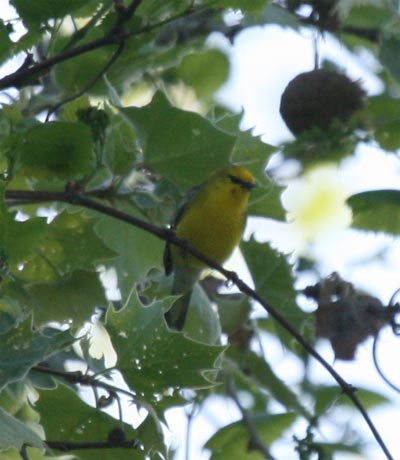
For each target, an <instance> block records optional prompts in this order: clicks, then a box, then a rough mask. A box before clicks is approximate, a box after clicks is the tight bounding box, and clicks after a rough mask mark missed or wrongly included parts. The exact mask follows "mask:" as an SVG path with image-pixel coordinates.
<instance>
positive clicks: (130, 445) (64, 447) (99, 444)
mask: <svg viewBox="0 0 400 460" xmlns="http://www.w3.org/2000/svg"><path fill="white" fill-rule="evenodd" d="M45 443H46V445H47V446H48V447H49V448H50V449H55V450H61V451H62V452H71V451H72V450H81V449H115V448H117V447H118V448H123V449H137V448H138V447H139V445H140V444H139V442H138V441H136V440H135V439H130V440H121V441H117V442H115V441H93V442H89V441H86V442H76V441H45Z"/></svg>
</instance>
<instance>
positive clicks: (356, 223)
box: [347, 190, 400, 235]
mask: <svg viewBox="0 0 400 460" xmlns="http://www.w3.org/2000/svg"><path fill="white" fill-rule="evenodd" d="M347 204H348V205H349V206H350V207H351V210H352V212H353V224H352V226H353V227H355V228H359V229H361V230H371V231H374V232H385V233H389V234H391V235H398V234H399V233H400V191H399V190H372V191H368V192H362V193H357V194H356V195H353V196H351V197H350V198H349V199H348V200H347Z"/></svg>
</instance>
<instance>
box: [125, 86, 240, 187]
mask: <svg viewBox="0 0 400 460" xmlns="http://www.w3.org/2000/svg"><path fill="white" fill-rule="evenodd" d="M120 111H121V113H122V114H124V115H125V117H126V119H127V120H129V121H130V123H132V126H133V127H134V129H135V131H136V133H137V136H138V140H139V143H140V145H141V147H142V149H143V154H144V162H145V164H146V165H147V166H148V167H150V168H154V169H155V170H156V171H158V172H160V173H161V174H162V175H163V176H165V177H167V178H168V179H169V180H171V181H172V182H174V183H176V184H177V185H178V186H180V187H182V189H183V190H186V189H188V188H189V187H190V186H193V185H194V184H196V183H199V182H201V181H203V180H204V177H205V176H206V175H207V173H209V172H211V171H213V170H215V169H217V168H220V167H224V166H226V165H227V164H228V163H229V158H230V153H231V151H232V148H233V145H234V143H235V138H234V137H233V136H230V135H229V134H226V133H224V132H223V131H220V130H219V129H217V128H215V127H214V126H213V125H212V124H211V123H210V122H208V121H207V120H206V119H205V118H203V117H201V116H200V115H197V114H195V113H192V112H186V111H184V110H180V109H176V108H174V107H172V106H171V105H170V104H169V102H168V101H167V99H166V97H165V96H164V95H163V94H162V93H160V92H159V93H157V94H156V95H155V96H154V98H153V100H152V102H151V103H150V104H149V105H147V106H145V107H143V108H136V107H128V108H121V109H120ZM182 171H184V172H185V174H182Z"/></svg>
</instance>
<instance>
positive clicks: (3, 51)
mask: <svg viewBox="0 0 400 460" xmlns="http://www.w3.org/2000/svg"><path fill="white" fill-rule="evenodd" d="M12 30H13V29H12V28H10V27H9V26H7V25H6V24H4V21H3V20H1V19H0V62H3V61H5V60H6V59H8V58H9V57H10V56H11V53H12V51H14V42H13V41H12V40H11V39H10V32H11V31H12Z"/></svg>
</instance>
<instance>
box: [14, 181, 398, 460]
mask: <svg viewBox="0 0 400 460" xmlns="http://www.w3.org/2000/svg"><path fill="white" fill-rule="evenodd" d="M5 198H6V200H13V199H16V200H19V199H25V200H29V199H31V200H32V202H40V201H47V202H49V201H62V202H64V203H70V204H73V205H76V206H83V207H86V208H89V209H93V210H96V211H98V212H100V213H102V214H105V215H108V216H111V217H114V218H116V219H118V220H121V221H123V222H126V223H128V224H130V225H134V226H136V227H138V228H141V229H143V230H145V231H147V232H149V233H151V234H152V235H154V236H156V237H158V238H160V239H162V240H165V241H168V242H169V243H171V244H174V245H176V246H179V247H181V248H183V249H184V250H185V251H187V252H190V253H191V254H192V255H194V256H195V257H197V258H198V259H199V260H201V261H202V262H204V263H205V264H207V265H208V266H209V267H211V268H213V269H215V270H217V271H218V272H219V273H221V274H222V275H224V276H225V277H226V279H227V280H229V281H231V282H232V283H233V284H234V285H236V286H237V288H238V289H239V290H240V291H241V292H242V293H244V294H246V295H247V296H249V297H250V298H252V299H254V300H255V301H257V302H258V303H259V304H260V305H261V306H262V307H263V308H264V310H265V311H266V312H267V313H268V314H269V315H271V316H272V317H273V318H274V319H275V320H276V321H278V323H279V324H280V325H281V326H283V327H284V328H285V329H286V330H287V331H288V332H289V333H290V334H291V336H292V337H293V338H294V339H295V340H296V341H297V342H298V343H299V344H300V345H301V346H302V347H303V348H304V349H305V350H306V351H307V352H308V353H309V354H310V355H311V356H312V357H313V358H315V359H316V360H317V361H318V362H319V363H320V364H321V365H322V366H323V367H324V368H325V369H326V370H327V371H328V372H329V374H330V375H331V376H332V377H333V378H334V380H336V382H337V383H338V385H339V386H340V387H341V389H342V391H343V393H344V394H345V395H346V396H347V397H348V398H349V399H350V400H351V401H352V402H353V404H354V405H355V407H357V409H358V410H359V412H360V413H361V415H362V416H363V418H364V420H365V421H366V423H367V425H368V427H369V428H370V430H371V432H372V434H373V435H374V437H375V439H376V441H377V443H378V444H379V445H380V447H381V449H382V450H383V452H384V453H385V455H386V457H387V459H388V460H394V459H393V457H392V455H391V453H390V452H389V450H388V448H387V447H386V444H385V443H384V441H383V439H382V437H381V435H380V434H379V432H378V430H377V429H376V427H375V425H374V424H373V422H372V420H371V419H370V417H369V415H368V413H367V411H366V410H365V408H364V407H363V405H362V403H361V401H360V400H359V399H358V397H357V396H356V394H355V390H356V389H355V388H354V387H353V386H352V385H350V384H349V383H347V382H346V380H345V379H344V378H343V377H342V376H341V375H340V374H339V373H338V372H336V370H335V369H334V368H333V367H332V366H331V365H330V364H329V363H328V362H327V361H326V360H325V359H324V358H323V357H322V356H321V355H320V354H319V353H318V352H317V351H316V350H315V349H314V347H313V346H312V345H311V344H310V343H309V342H308V341H307V340H306V339H305V338H304V337H303V336H302V335H301V333H300V332H298V329H297V328H296V327H295V326H292V325H291V324H290V323H289V321H288V320H287V319H286V318H285V317H284V316H282V315H281V313H279V311H278V310H277V309H275V308H274V307H272V306H271V305H270V304H269V303H268V302H266V301H265V300H264V299H263V298H262V297H261V296H260V295H259V294H258V293H257V292H256V291H255V290H254V289H252V288H251V287H250V286H248V285H247V284H246V283H245V282H244V281H242V280H241V279H240V278H239V276H238V275H237V273H236V272H232V271H229V270H226V269H225V268H223V267H221V265H219V264H217V263H216V262H215V261H214V260H212V259H211V258H209V257H207V256H206V255H204V254H202V253H201V252H200V251H198V250H197V249H196V248H193V247H190V245H189V244H188V243H187V241H185V240H181V239H180V238H178V237H177V236H176V235H175V233H174V232H173V231H172V230H168V229H164V228H160V227H157V226H155V225H152V224H150V223H148V222H145V221H143V220H141V219H138V218H136V217H134V216H131V215H129V214H127V213H125V212H122V211H120V210H118V209H116V208H112V207H110V206H106V205H103V204H101V203H99V202H97V201H94V200H92V199H90V198H87V197H85V196H83V195H80V194H77V193H74V192H47V191H17V190H8V191H6V193H5Z"/></svg>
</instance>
